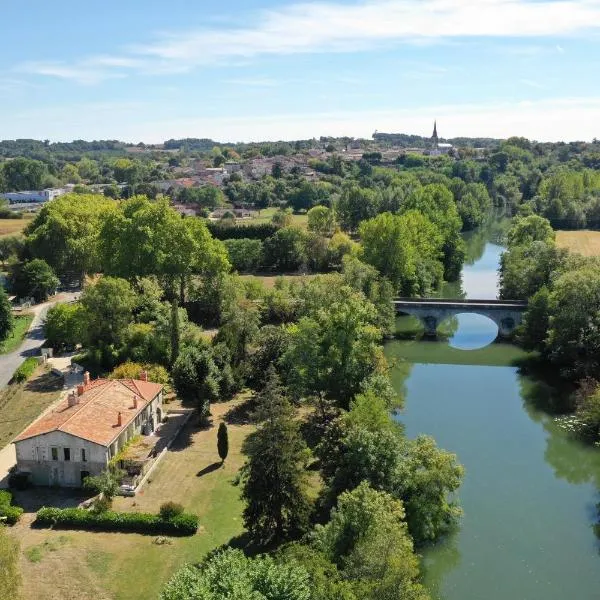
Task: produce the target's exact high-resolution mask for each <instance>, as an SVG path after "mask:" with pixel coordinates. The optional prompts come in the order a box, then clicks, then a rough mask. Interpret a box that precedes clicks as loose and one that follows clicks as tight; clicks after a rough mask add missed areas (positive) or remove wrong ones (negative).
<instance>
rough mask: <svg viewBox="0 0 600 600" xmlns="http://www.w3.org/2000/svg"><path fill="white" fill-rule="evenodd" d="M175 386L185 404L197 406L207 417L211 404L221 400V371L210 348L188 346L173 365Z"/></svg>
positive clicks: (202, 414)
mask: <svg viewBox="0 0 600 600" xmlns="http://www.w3.org/2000/svg"><path fill="white" fill-rule="evenodd" d="M172 376H173V386H174V388H175V391H176V392H177V395H178V396H179V398H180V399H181V400H182V401H183V402H189V403H190V404H194V405H196V406H197V407H198V408H199V410H200V413H201V416H206V415H207V414H208V411H209V403H210V402H214V401H215V400H218V398H219V379H220V378H219V370H218V368H217V365H216V364H215V361H214V359H213V355H212V352H211V349H210V347H208V346H206V345H205V346H199V345H194V346H186V347H185V348H183V349H182V350H181V352H180V353H179V356H178V358H177V360H176V361H175V364H174V365H173V372H172Z"/></svg>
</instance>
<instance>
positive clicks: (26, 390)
mask: <svg viewBox="0 0 600 600" xmlns="http://www.w3.org/2000/svg"><path fill="white" fill-rule="evenodd" d="M62 389H63V383H62V380H61V379H60V378H58V377H56V376H54V375H52V374H50V373H48V372H46V371H45V370H44V369H43V367H39V368H38V370H37V372H36V373H35V374H34V376H33V377H32V378H31V379H30V380H29V381H26V382H24V383H21V384H13V385H9V386H8V387H7V388H6V389H5V390H3V391H2V393H1V394H0V448H4V446H6V444H8V443H9V442H10V441H11V440H12V439H13V438H14V437H15V436H16V435H17V434H19V433H20V432H21V431H22V430H23V429H25V427H27V425H29V423H31V422H32V421H33V420H34V419H35V418H36V417H37V416H38V415H40V414H41V413H42V412H43V411H44V410H46V408H48V406H50V404H52V403H53V402H55V401H56V400H57V399H58V397H59V396H60V393H61V391H62Z"/></svg>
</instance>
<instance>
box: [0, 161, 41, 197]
mask: <svg viewBox="0 0 600 600" xmlns="http://www.w3.org/2000/svg"><path fill="white" fill-rule="evenodd" d="M0 170H1V171H2V176H3V179H4V182H5V185H6V188H7V191H11V192H21V191H26V190H41V189H42V188H44V187H47V186H46V185H45V184H46V181H47V178H48V176H49V173H48V168H47V167H46V164H45V163H43V162H42V161H40V160H32V159H29V158H15V159H13V160H10V161H8V162H5V163H4V164H3V165H2V168H1V169H0Z"/></svg>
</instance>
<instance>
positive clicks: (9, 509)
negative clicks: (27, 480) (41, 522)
mask: <svg viewBox="0 0 600 600" xmlns="http://www.w3.org/2000/svg"><path fill="white" fill-rule="evenodd" d="M11 502H12V494H11V493H10V492H8V491H5V490H0V522H2V523H7V524H8V525H14V524H15V523H16V522H17V521H18V520H19V519H20V518H21V515H22V514H23V509H22V508H21V507H20V506H12V505H11Z"/></svg>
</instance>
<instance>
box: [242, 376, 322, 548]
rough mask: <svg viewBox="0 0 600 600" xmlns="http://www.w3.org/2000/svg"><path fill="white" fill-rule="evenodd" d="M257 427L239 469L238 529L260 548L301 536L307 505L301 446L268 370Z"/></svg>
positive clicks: (278, 386)
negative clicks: (240, 523) (242, 507)
mask: <svg viewBox="0 0 600 600" xmlns="http://www.w3.org/2000/svg"><path fill="white" fill-rule="evenodd" d="M257 401H258V407H257V410H256V413H255V417H256V419H257V421H259V422H260V424H259V426H258V429H257V431H256V432H255V433H254V434H253V435H252V436H251V437H250V438H249V439H248V444H247V454H248V460H247V462H246V464H245V465H244V467H243V471H242V472H243V476H244V487H243V492H242V497H243V499H244V500H245V501H246V508H245V510H244V525H245V526H246V528H247V530H248V532H249V534H250V537H251V539H252V541H253V542H254V543H256V544H259V545H266V544H269V543H271V542H274V541H281V540H284V539H289V538H293V537H295V536H297V535H300V534H301V533H303V532H304V531H306V529H307V527H308V518H309V514H310V501H309V499H308V497H307V495H306V472H305V469H304V462H305V459H306V445H305V444H304V441H303V439H302V437H301V436H300V431H299V425H298V423H297V422H296V420H295V419H294V409H293V407H292V405H291V404H290V402H289V400H288V399H287V397H286V395H285V392H284V390H283V388H282V387H281V384H280V382H279V377H278V376H277V373H276V371H275V369H274V368H273V366H271V367H269V371H268V374H267V383H266V385H265V388H264V389H263V391H262V393H261V394H260V395H259V396H258V398H257Z"/></svg>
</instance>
